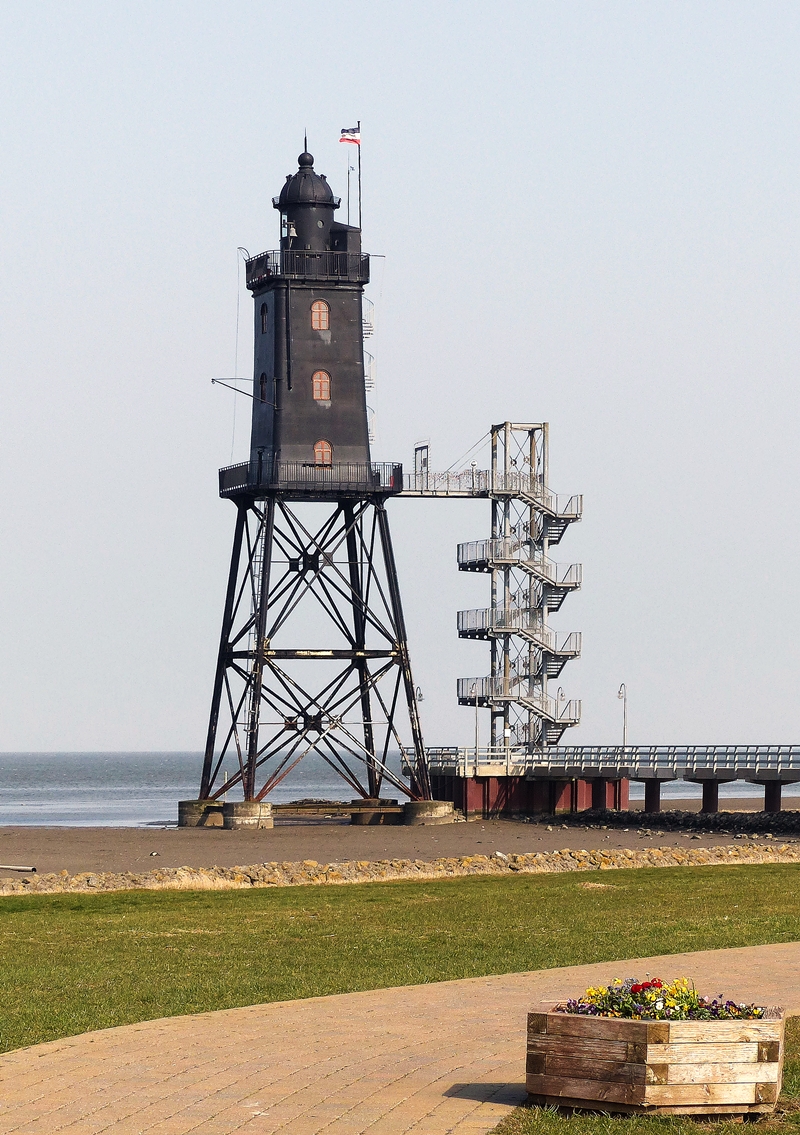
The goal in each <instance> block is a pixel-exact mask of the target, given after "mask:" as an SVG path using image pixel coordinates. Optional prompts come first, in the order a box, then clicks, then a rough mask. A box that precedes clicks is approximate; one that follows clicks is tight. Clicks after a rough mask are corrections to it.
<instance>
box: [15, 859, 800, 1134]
mask: <svg viewBox="0 0 800 1135" xmlns="http://www.w3.org/2000/svg"><path fill="white" fill-rule="evenodd" d="M590 878H591V879H592V880H597V879H598V876H597V875H593V876H591V877H590ZM586 880H587V876H586V875H585V874H583V873H570V874H564V875H538V876H537V875H520V876H513V877H510V878H509V877H498V878H491V877H488V878H485V877H484V878H474V879H471V878H466V879H453V880H439V881H435V882H414V883H386V884H382V883H372V884H361V885H353V886H329V887H292V888H285V889H276V890H267V889H264V890H252V891H250V890H248V891H216V892H215V891H188V892H187V891H176V892H170V891H160V892H159V891H128V892H118V893H112V894H105V895H103V894H100V895H31V896H29V897H28V896H23V897H19V898H17V897H13V898H2V899H0V1005H2V1009H0V1050H8V1049H11V1048H18V1047H21V1046H23V1045H29V1044H35V1043H37V1042H39V1041H44V1040H53V1039H55V1038H57V1037H61V1036H67V1035H69V1034H72V1033H79V1032H84V1031H86V1030H89V1029H97V1028H105V1027H108V1026H111V1025H121V1024H127V1023H130V1022H133V1021H141V1020H147V1019H151V1018H154V1017H161V1016H172V1015H175V1014H180V1013H192V1012H198V1011H205V1010H211V1009H223V1008H230V1007H232V1006H237V1005H250V1004H254V1003H258V1002H264V1001H275V1000H284V999H289V998H296V997H311V996H314V995H317V994H325V993H345V992H350V991H354V990H361V989H374V988H379V987H381V986H389V985H407V984H413V983H417V982H429V981H442V980H445V979H447V978H459V977H475V976H479V975H481V974H490V973H508V972H513V971H516V970H527V969H543V968H547V967H552V966H563V965H576V964H580V963H583V962H594V961H602V960H605V959H608V960H612V959H617V958H626V957H637V956H643V955H650V954H660V953H673V952H676V951H682V950H701V949H710V948H714V947H723V946H749V945H757V944H762V943H767V942H785V941H793V940H796V939H800V888H798V885H797V884H798V882H800V867H798V866H795V865H783V864H765V865H759V866H752V867H698V868H681V869H672V870H669V869H666V870H665V869H660V870H659V869H652V870H649V869H648V870H632V871H614V872H607V873H603V875H602V880H603V882H604V883H605V884H607V885H608V889H601V890H595V889H588V890H587V889H586V888H585V886H583V884H585V882H586ZM525 1130H527V1129H525Z"/></svg>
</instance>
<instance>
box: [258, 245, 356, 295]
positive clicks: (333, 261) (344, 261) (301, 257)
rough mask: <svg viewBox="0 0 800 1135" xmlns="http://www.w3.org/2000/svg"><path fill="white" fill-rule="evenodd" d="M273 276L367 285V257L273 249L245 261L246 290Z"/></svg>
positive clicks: (353, 253)
mask: <svg viewBox="0 0 800 1135" xmlns="http://www.w3.org/2000/svg"><path fill="white" fill-rule="evenodd" d="M275 277H282V278H285V279H290V280H291V279H304V280H305V279H313V280H347V281H348V282H349V283H357V284H368V283H369V256H368V255H367V253H363V252H328V251H322V252H314V251H310V250H308V249H276V250H275V251H272V252H260V253H259V254H258V256H252V257H251V258H250V259H249V260H247V261H245V279H246V283H247V287H248V288H256V287H258V286H259V285H261V284H263V283H266V282H268V281H269V280H270V279H273V278H275Z"/></svg>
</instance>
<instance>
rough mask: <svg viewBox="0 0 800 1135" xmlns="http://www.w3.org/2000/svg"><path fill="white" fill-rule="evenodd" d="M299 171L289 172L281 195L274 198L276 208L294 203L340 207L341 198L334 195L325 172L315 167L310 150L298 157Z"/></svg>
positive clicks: (284, 207) (288, 206)
mask: <svg viewBox="0 0 800 1135" xmlns="http://www.w3.org/2000/svg"><path fill="white" fill-rule="evenodd" d="M297 164H298V167H299V168H298V170H297V173H294V174H291V173H290V174H287V176H286V183H285V185H284V186H283V189H281V191H280V195H279V196H278V197H276V198H274V199H273V202H272V203H273V205H274V206H275V208H276V209H287V208H291V207H292V206H293V205H322V206H326V205H327V206H329V207H330V208H331V209H338V208H339V198H338V197H334V195H333V191H332V189H331V187H330V185H328V182H327V179H326V178H325V175H324V174H321V173H317V172H316V171H315V169H314V158H313V156H312V155H311V154H309V153H308V151H306V152H304V153H302V154H301V155H300V157H299V158H298V159H297Z"/></svg>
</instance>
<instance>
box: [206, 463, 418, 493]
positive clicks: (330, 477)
mask: <svg viewBox="0 0 800 1135" xmlns="http://www.w3.org/2000/svg"><path fill="white" fill-rule="evenodd" d="M402 485H403V466H402V465H393V464H389V463H388V462H373V463H372V464H370V465H367V464H361V463H358V462H350V463H348V462H337V463H336V464H333V465H314V464H311V463H307V464H306V463H304V462H300V461H278V462H274V463H272V464H270V463H265V465H264V466H263V467H262V468H261V469H259V468H258V466H257V465H255V466H254V464H250V463H247V462H245V463H243V464H241V465H229V466H227V467H226V468H225V469H220V471H219V492H220V496H223V497H225V496H233V495H236V494H237V493H243V492H253V493H258V492H263V491H277V492H299V493H309V494H316V493H324V494H326V495H327V494H331V495H333V494H337V493H338V494H341V493H387V494H388V493H399V492H400V491H401V489H402Z"/></svg>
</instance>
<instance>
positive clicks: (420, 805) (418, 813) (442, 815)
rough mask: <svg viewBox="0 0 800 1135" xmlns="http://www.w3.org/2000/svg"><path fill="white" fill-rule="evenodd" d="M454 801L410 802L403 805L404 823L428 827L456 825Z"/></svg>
mask: <svg viewBox="0 0 800 1135" xmlns="http://www.w3.org/2000/svg"><path fill="white" fill-rule="evenodd" d="M455 819H456V817H455V813H454V811H453V802H452V800H409V801H408V803H406V804H404V805H403V823H404V824H406V825H410V826H422V825H424V826H425V827H428V826H430V825H432V824H453V823H455Z"/></svg>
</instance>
